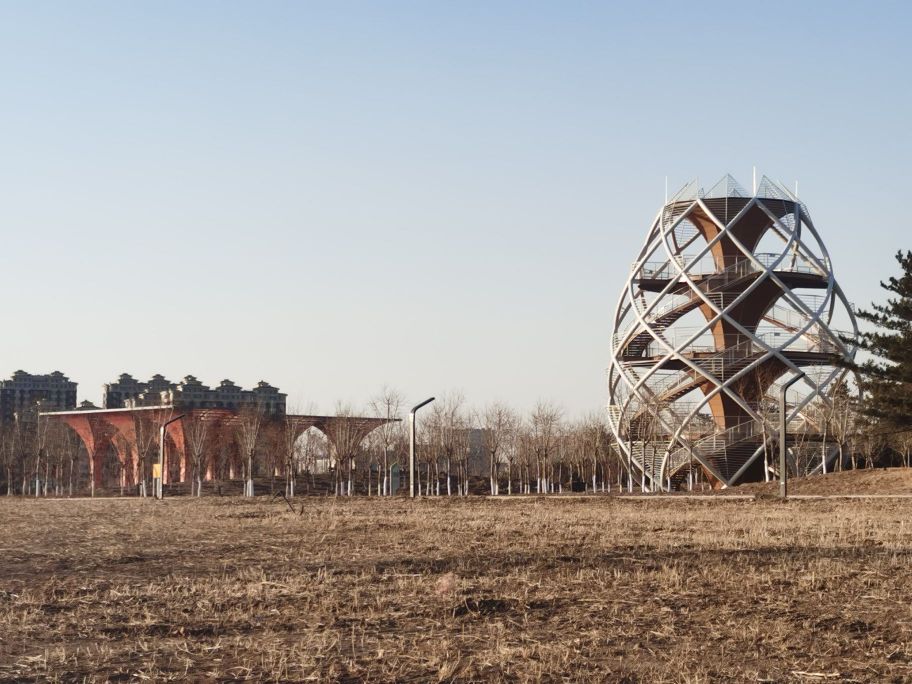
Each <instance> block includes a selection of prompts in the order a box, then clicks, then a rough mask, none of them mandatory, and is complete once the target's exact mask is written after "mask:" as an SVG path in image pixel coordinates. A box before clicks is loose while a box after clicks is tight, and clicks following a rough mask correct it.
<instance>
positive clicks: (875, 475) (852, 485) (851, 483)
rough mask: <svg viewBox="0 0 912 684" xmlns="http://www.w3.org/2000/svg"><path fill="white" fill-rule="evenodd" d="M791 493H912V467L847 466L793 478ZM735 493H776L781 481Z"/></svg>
mask: <svg viewBox="0 0 912 684" xmlns="http://www.w3.org/2000/svg"><path fill="white" fill-rule="evenodd" d="M788 484H789V493H792V494H817V495H822V496H825V495H835V494H849V495H886V494H891V495H892V494H912V468H876V469H871V470H847V471H843V472H840V473H828V474H827V475H812V476H810V477H802V478H795V479H792V480H789V483H788ZM729 491H730V492H731V493H733V494H753V493H775V492H778V491H779V482H778V481H776V482H757V483H751V484H745V485H741V486H739V487H732V488H731V489H730V490H729Z"/></svg>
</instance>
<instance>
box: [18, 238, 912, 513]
mask: <svg viewBox="0 0 912 684" xmlns="http://www.w3.org/2000/svg"><path fill="white" fill-rule="evenodd" d="M896 258H897V261H898V263H899V265H900V268H901V271H902V272H901V274H900V276H899V277H891V278H889V279H888V280H887V281H885V282H883V283H881V286H882V287H883V288H884V289H885V290H886V291H887V292H888V293H889V297H888V299H887V302H886V303H885V304H874V305H872V307H871V308H870V309H869V310H862V311H859V312H858V316H859V317H860V318H861V319H862V320H864V321H867V322H868V323H870V324H872V327H873V329H872V330H871V331H869V332H864V333H862V339H861V348H862V350H863V352H864V353H866V358H865V359H863V360H862V361H861V362H859V363H857V364H855V365H853V366H852V368H853V370H855V371H856V377H857V378H858V385H859V386H858V387H850V386H849V385H840V386H839V387H838V388H837V390H836V392H835V393H834V395H833V396H832V401H831V402H829V403H826V404H824V403H820V404H819V405H817V406H810V407H808V408H807V409H806V410H805V412H804V414H805V420H806V421H807V423H808V424H809V425H810V426H811V427H812V429H809V430H808V431H807V435H808V438H807V439H806V440H802V439H801V438H800V436H801V432H800V431H798V432H796V434H798V435H799V439H798V441H797V443H795V444H793V445H792V447H791V451H792V456H793V460H792V465H791V467H792V468H793V472H792V474H793V475H803V474H807V473H810V472H814V471H820V470H823V472H826V470H827V468H828V467H833V468H834V469H839V468H842V467H852V468H855V467H858V466H865V467H871V466H874V465H878V464H884V465H886V464H892V465H905V466H909V465H910V461H912V252H906V253H899V254H897V255H896ZM759 381H760V380H759V379H758V382H759ZM405 409H406V406H405V404H404V399H403V397H402V396H401V395H400V394H399V393H398V392H396V391H393V390H388V389H387V390H384V391H383V392H381V393H380V394H379V395H378V396H377V397H375V398H374V399H373V400H372V401H371V402H370V405H369V407H368V408H367V409H366V410H365V412H367V413H369V414H370V415H372V416H374V417H376V418H383V419H386V420H390V421H392V422H388V423H385V424H383V425H382V426H380V427H379V428H377V429H375V430H373V431H372V432H371V433H370V434H369V435H368V436H367V438H364V432H363V428H361V427H359V426H358V424H357V423H356V422H354V421H337V422H335V423H333V424H332V426H331V427H330V428H328V429H327V434H322V433H319V432H317V431H315V430H313V429H310V430H306V431H303V433H302V425H301V423H300V422H299V421H298V420H297V419H295V418H293V417H285V418H279V419H267V417H266V416H265V414H264V413H263V412H261V411H256V410H251V411H245V412H242V413H241V414H239V415H237V416H235V417H234V418H232V419H231V420H229V421H226V420H225V419H224V416H221V415H208V414H206V413H205V412H203V413H195V414H193V416H192V417H191V418H188V419H186V422H185V432H184V435H185V441H186V445H185V446H186V454H187V463H186V470H185V473H184V475H185V477H186V478H187V479H189V480H190V481H191V483H192V485H191V489H192V493H194V494H197V495H198V494H200V493H201V491H202V489H203V482H204V480H207V479H212V480H216V481H225V480H237V479H241V480H242V481H243V482H244V493H245V494H246V495H248V496H252V495H253V492H254V489H253V487H254V477H255V476H260V477H263V476H268V477H269V478H270V479H271V480H272V481H273V482H277V481H278V482H280V483H283V485H284V488H285V492H286V494H288V495H294V494H295V492H296V491H297V490H298V487H299V483H300V484H301V485H303V486H304V487H314V486H315V485H316V481H317V476H320V477H321V478H322V479H323V481H324V482H325V481H326V479H327V478H326V477H324V476H325V475H329V476H330V477H329V478H328V479H329V481H330V484H331V488H332V491H333V492H335V493H336V494H354V493H364V494H372V495H381V496H382V495H391V494H393V493H394V491H393V489H394V487H393V476H394V474H395V473H396V472H401V473H403V475H404V473H405V472H407V459H408V435H407V432H406V428H407V426H406V425H405V423H404V422H403V421H401V420H398V421H394V420H393V419H401V418H402V417H404V413H405ZM353 414H354V412H353V411H352V410H351V409H350V408H348V407H344V406H340V407H338V408H337V415H339V416H342V417H346V416H352V415H353ZM168 417H170V415H169V416H162V415H154V413H152V412H150V413H148V414H142V413H138V414H137V417H136V425H135V430H134V432H135V440H134V442H135V443H134V444H133V445H125V444H115V445H109V448H111V450H112V452H113V450H114V449H113V448H112V447H117V446H119V447H120V451H121V452H126V451H130V449H132V450H133V451H132V453H134V454H135V459H136V461H137V463H136V464H135V469H136V470H137V471H138V481H137V482H131V480H132V474H131V473H128V472H126V470H125V467H124V465H126V468H128V469H131V468H133V467H134V464H132V463H130V464H122V463H121V462H120V461H118V459H116V458H110V457H109V458H108V459H107V461H106V463H107V464H108V472H107V473H106V475H107V476H108V479H111V478H112V477H113V479H115V480H119V481H120V483H121V488H122V490H123V488H124V485H125V484H126V483H128V482H129V483H130V485H131V486H132V487H135V491H136V492H137V493H139V494H140V495H145V494H146V493H147V491H148V490H147V488H146V483H147V482H148V480H149V479H150V477H151V464H152V461H153V459H154V455H155V453H156V452H157V449H158V444H157V440H158V434H159V427H160V424H161V423H162V422H163V421H164V420H166V419H167V418H168ZM639 433H642V434H638V436H637V439H638V440H640V441H642V442H644V443H643V444H642V445H640V446H641V447H642V453H644V454H646V453H648V449H647V448H646V444H645V442H647V441H649V439H650V434H648V433H649V424H648V421H647V422H645V423H643V424H641V425H640V426H639ZM115 439H123V437H122V436H120V437H117V438H115ZM418 446H419V449H418V477H417V482H416V484H417V486H418V490H419V491H420V492H422V493H423V494H426V495H443V494H446V495H454V494H455V495H465V494H468V493H469V492H470V490H471V489H472V488H473V486H474V487H475V490H477V489H478V488H479V487H478V483H479V476H483V477H484V479H485V480H486V482H485V484H484V490H485V491H487V492H488V493H490V494H492V495H498V494H513V493H533V492H534V493H552V492H562V491H564V490H565V489H566V488H573V489H582V490H590V491H591V490H610V488H611V487H612V484H613V483H614V484H615V485H617V484H619V483H621V482H622V481H624V477H625V476H624V472H623V470H624V469H623V464H622V463H621V461H620V459H619V458H618V455H617V450H616V448H615V445H614V444H613V441H612V437H611V436H610V433H609V431H608V430H607V429H606V425H605V421H604V418H603V416H602V415H601V414H599V413H594V414H591V415H590V416H587V417H585V418H583V419H580V420H572V421H571V420H567V419H566V418H565V417H564V415H563V414H562V412H561V410H560V409H559V408H558V407H556V406H555V405H554V404H552V403H549V402H539V403H538V404H537V405H536V406H535V407H534V409H533V410H532V411H530V412H528V413H526V414H521V413H519V412H517V411H515V410H513V409H512V408H510V407H509V406H507V405H505V404H503V403H499V402H495V403H492V404H490V405H488V406H487V407H485V408H483V409H477V410H472V409H470V408H469V407H468V406H467V405H466V402H465V401H464V399H463V397H462V396H461V395H459V394H455V393H454V394H449V395H447V396H445V397H443V398H442V399H440V400H438V401H436V402H435V403H433V404H432V405H431V406H430V407H429V408H428V409H425V410H424V411H423V412H422V413H421V420H420V421H419V426H418ZM128 447H129V448H128ZM834 448H835V449H836V450H837V452H838V453H837V457H836V458H834V459H830V458H828V455H829V454H831V451H832V449H834ZM87 460H88V459H87V457H86V454H85V450H84V448H83V446H82V444H81V442H80V440H79V438H78V437H77V436H76V434H75V433H74V432H73V431H72V430H70V429H69V428H68V427H66V426H65V425H63V424H61V423H58V422H54V421H39V420H37V419H35V418H34V417H32V418H31V419H30V418H29V417H28V416H22V417H20V418H18V419H17V420H15V421H13V422H12V423H11V424H7V425H3V426H0V487H3V488H5V491H6V493H7V494H16V493H22V494H34V495H57V496H61V495H72V494H74V492H75V491H76V490H77V489H79V488H80V487H81V486H85V485H86V484H91V483H88V482H87V479H88V463H87ZM769 461H770V463H772V462H773V459H769ZM830 462H832V466H828V464H829V463H830ZM767 472H768V469H767ZM128 475H129V477H128ZM170 476H171V479H172V480H176V479H178V478H179V476H180V472H179V464H177V463H176V461H175V460H174V459H172V461H171V472H170ZM402 480H404V477H403V478H402ZM473 483H474V484H473ZM401 484H402V483H401V482H400V485H401ZM628 484H630V483H628ZM636 484H638V485H639V486H641V487H642V486H643V483H642V482H638V483H636ZM280 486H281V485H280Z"/></svg>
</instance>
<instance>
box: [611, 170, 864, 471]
mask: <svg viewBox="0 0 912 684" xmlns="http://www.w3.org/2000/svg"><path fill="white" fill-rule="evenodd" d="M837 324H838V325H840V326H844V327H845V331H843V332H836V330H835V326H836V325H837ZM614 330H615V333H614V334H613V336H612V349H611V366H610V368H609V371H608V388H609V397H610V399H609V411H608V414H609V423H610V425H611V428H612V430H613V432H614V434H615V436H616V437H617V441H618V446H619V449H620V452H621V455H622V460H623V461H624V464H625V465H626V466H627V467H629V468H630V469H631V471H632V475H633V476H634V477H636V478H638V479H640V480H641V481H642V482H643V483H645V484H646V486H647V487H650V488H652V489H674V488H677V487H680V486H682V484H683V482H684V481H685V480H687V479H688V478H689V477H691V476H692V475H693V473H694V471H695V470H702V472H703V474H704V475H705V477H706V478H708V479H709V480H710V481H711V482H712V483H713V484H714V485H716V486H722V485H732V484H734V483H736V482H739V481H748V480H756V479H763V469H764V459H763V458H762V457H763V454H764V448H765V447H771V446H772V445H773V443H775V442H777V440H778V433H779V421H778V417H777V415H776V412H775V406H776V402H777V398H778V390H779V387H780V384H781V383H782V382H784V381H786V380H788V379H790V378H791V377H793V376H794V375H795V374H798V373H800V372H805V373H806V374H807V375H806V377H805V378H804V379H803V380H802V381H800V382H799V383H797V384H796V385H794V387H795V388H796V389H797V392H795V393H794V395H795V398H794V399H793V400H792V401H790V403H789V405H788V428H787V436H786V440H787V443H789V441H791V442H794V441H795V440H797V439H801V440H807V439H814V438H815V436H816V435H818V434H819V433H820V431H821V425H820V422H821V420H820V418H819V416H820V415H821V413H822V412H821V411H820V410H819V409H820V408H821V407H827V406H831V405H832V396H831V395H832V393H833V391H834V390H835V388H836V387H837V386H838V384H839V383H841V382H842V381H843V380H844V378H845V375H846V373H847V372H848V371H847V370H846V369H845V367H844V366H842V365H841V362H842V361H846V360H851V359H853V358H854V356H855V351H856V348H857V337H858V326H857V323H856V321H855V316H854V313H853V311H852V306H851V305H850V304H849V302H848V301H847V300H846V297H845V295H844V294H843V292H842V290H841V289H840V288H839V285H838V284H837V283H836V280H835V278H834V276H833V270H832V268H831V265H830V259H829V255H828V254H827V251H826V247H825V246H824V244H823V242H822V241H821V240H820V236H819V235H818V233H817V230H816V229H815V228H814V224H813V222H812V221H811V217H810V214H809V212H808V210H807V207H806V206H805V205H804V204H803V203H802V202H801V201H799V200H798V198H797V197H796V196H795V195H793V194H792V193H791V192H789V190H787V189H786V188H785V187H783V186H782V185H781V184H779V183H776V182H774V181H771V180H770V179H768V178H766V177H764V178H763V179H762V180H761V182H760V184H759V185H758V186H757V187H756V190H755V192H754V193H753V194H751V193H748V192H746V191H745V190H743V189H742V188H741V186H740V185H738V183H737V181H735V179H734V178H732V177H731V176H730V175H728V176H725V177H724V178H722V180H720V181H719V182H718V183H717V184H716V185H715V186H713V187H712V188H711V189H710V190H707V191H704V190H703V189H702V188H699V187H698V184H697V183H696V182H691V183H689V184H687V185H686V186H684V187H683V188H682V189H681V190H680V191H679V192H678V193H677V194H676V195H675V196H674V197H673V198H672V199H671V200H670V201H668V202H667V203H666V204H665V206H663V207H662V209H661V211H660V212H659V213H658V215H657V216H656V218H655V220H654V221H653V223H652V227H651V228H650V230H649V234H648V236H647V238H646V242H645V244H644V245H643V248H642V249H641V250H640V254H639V256H638V258H637V260H636V262H634V264H633V267H632V268H631V272H630V275H629V277H628V279H627V282H626V284H625V286H624V289H623V292H622V293H621V296H620V299H619V301H618V305H617V310H616V312H615V317H614ZM822 453H824V456H823V458H824V459H825V458H826V455H825V449H824V450H822Z"/></svg>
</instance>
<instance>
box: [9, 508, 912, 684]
mask: <svg viewBox="0 0 912 684" xmlns="http://www.w3.org/2000/svg"><path fill="white" fill-rule="evenodd" d="M296 506H297V509H298V511H300V513H299V512H297V511H296V512H295V513H291V512H289V511H288V508H287V506H286V505H285V504H284V503H281V502H279V503H271V502H268V501H262V500H260V501H255V502H249V501H242V500H237V499H231V500H227V499H203V500H190V499H183V500H177V499H175V500H171V501H165V502H163V503H158V502H154V501H139V500H111V499H108V500H81V501H66V500H60V501H33V500H21V499H6V500H2V501H0V520H2V521H3V525H2V527H0V679H2V680H4V681H74V680H77V681H87V682H102V681H132V680H136V679H149V680H155V681H167V680H172V681H179V680H186V679H196V680H210V679H217V680H218V679H220V680H231V679H248V680H255V681H321V682H325V681H362V680H368V681H388V682H393V681H396V682H401V681H414V682H419V681H420V682H424V681H527V680H541V681H605V680H615V681H617V680H627V681H657V682H662V681H668V682H697V681H722V680H733V679H734V680H751V681H757V680H758V679H766V680H775V681H845V680H855V681H872V682H873V681H890V680H894V681H908V680H910V678H912V636H910V635H912V611H910V605H909V587H910V586H912V583H910V579H912V571H910V541H912V539H910V516H909V514H908V505H907V504H906V503H904V502H891V501H864V502H862V501H801V502H791V503H788V504H780V503H778V502H775V501H756V502H753V501H742V500H724V499H721V498H720V499H716V500H712V501H667V500H663V501H642V500H627V501H623V500H617V499H612V498H608V497H605V498H599V499H561V500H537V499H523V500H516V501H498V502H490V501H486V500H483V499H460V500H457V499H453V500H449V501H447V500H437V501H418V502H410V501H406V500H402V499H392V500H386V501H381V500H378V499H371V500H368V499H353V500H335V501H333V500H331V499H314V498H311V499H306V500H303V501H299V502H297V503H296Z"/></svg>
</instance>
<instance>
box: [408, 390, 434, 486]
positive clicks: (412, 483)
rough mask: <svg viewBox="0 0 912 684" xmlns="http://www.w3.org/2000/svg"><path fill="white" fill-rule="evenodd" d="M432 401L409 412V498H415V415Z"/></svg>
mask: <svg viewBox="0 0 912 684" xmlns="http://www.w3.org/2000/svg"><path fill="white" fill-rule="evenodd" d="M432 401H434V397H431V398H430V399H425V400H424V401H422V402H421V403H420V404H416V405H415V406H413V407H412V410H411V411H409V496H410V497H411V498H413V499H414V498H415V414H416V413H417V412H418V409H420V408H421V407H422V406H426V405H427V404H430V403H431V402H432Z"/></svg>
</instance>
